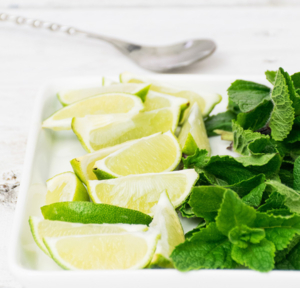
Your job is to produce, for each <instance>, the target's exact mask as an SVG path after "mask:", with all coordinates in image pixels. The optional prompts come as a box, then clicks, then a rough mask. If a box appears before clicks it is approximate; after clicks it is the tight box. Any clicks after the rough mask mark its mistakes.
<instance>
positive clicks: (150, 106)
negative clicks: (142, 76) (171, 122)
mask: <svg viewBox="0 0 300 288" xmlns="http://www.w3.org/2000/svg"><path fill="white" fill-rule="evenodd" d="M144 105H145V110H144V111H153V110H157V109H161V108H168V107H172V106H180V108H181V111H185V109H187V108H188V106H189V102H188V100H186V99H185V98H180V97H174V96H171V95H167V94H163V93H158V92H154V91H149V92H148V94H147V97H146V101H145V102H144Z"/></svg>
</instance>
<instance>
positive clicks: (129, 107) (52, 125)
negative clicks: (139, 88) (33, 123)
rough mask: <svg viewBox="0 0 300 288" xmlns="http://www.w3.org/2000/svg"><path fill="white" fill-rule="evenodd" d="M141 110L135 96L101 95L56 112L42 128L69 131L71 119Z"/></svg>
mask: <svg viewBox="0 0 300 288" xmlns="http://www.w3.org/2000/svg"><path fill="white" fill-rule="evenodd" d="M143 109H144V105H143V103H142V100H141V99H140V98H139V97H137V96H134V95H131V94H125V93H107V94H101V95H98V96H94V97H90V98H87V99H83V100H81V101H78V102H75V103H73V104H71V105H69V106H66V107H64V108H62V109H60V110H58V111H57V112H55V113H54V114H52V115H51V116H50V117H49V118H47V119H46V120H45V121H44V122H43V124H42V127H43V128H49V129H53V130H69V129H71V123H72V118H73V117H84V116H86V115H99V114H114V113H131V114H132V115H133V114H138V113H139V111H141V110H143Z"/></svg>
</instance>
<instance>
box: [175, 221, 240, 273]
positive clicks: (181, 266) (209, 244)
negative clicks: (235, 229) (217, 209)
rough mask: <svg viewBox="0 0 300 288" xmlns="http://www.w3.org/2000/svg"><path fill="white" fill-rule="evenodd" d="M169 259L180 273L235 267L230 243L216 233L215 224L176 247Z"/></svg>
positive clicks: (220, 234) (218, 232)
mask: <svg viewBox="0 0 300 288" xmlns="http://www.w3.org/2000/svg"><path fill="white" fill-rule="evenodd" d="M170 257H171V259H172V260H173V264H174V266H175V268H177V269H178V270H180V271H189V270H193V269H203V268H206V269H216V268H233V267H235V262H234V261H233V260H232V259H231V243H230V242H229V241H228V238H227V237H225V236H224V235H223V234H222V233H220V231H218V229H217V227H216V224H215V223H210V224H209V225H208V226H207V228H204V229H201V230H200V231H199V232H197V233H195V234H194V235H193V236H192V238H191V239H190V241H185V242H184V243H182V244H180V245H178V246H177V247H176V248H175V249H174V250H173V252H172V254H171V256H170Z"/></svg>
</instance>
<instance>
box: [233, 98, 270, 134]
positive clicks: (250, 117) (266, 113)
mask: <svg viewBox="0 0 300 288" xmlns="http://www.w3.org/2000/svg"><path fill="white" fill-rule="evenodd" d="M272 110H273V103H272V101H266V100H265V101H264V102H263V103H262V104H260V105H258V106H257V107H256V108H255V109H253V110H252V111H250V112H247V113H240V114H238V115H237V121H236V122H237V123H238V124H239V125H241V127H243V128H244V129H250V130H253V131H255V130H259V129H261V128H263V127H264V126H265V125H266V124H267V122H268V120H269V118H270V115H271V112H272Z"/></svg>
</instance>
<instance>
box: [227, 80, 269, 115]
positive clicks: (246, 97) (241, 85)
mask: <svg viewBox="0 0 300 288" xmlns="http://www.w3.org/2000/svg"><path fill="white" fill-rule="evenodd" d="M227 91H228V96H229V99H230V100H231V101H232V102H234V103H236V104H237V105H238V107H239V108H240V110H241V111H242V112H248V111H251V110H253V109H255V108H256V107H257V106H258V105H260V104H261V103H263V102H264V100H270V92H271V90H270V88H269V87H267V86H265V85H262V84H258V83H254V82H250V81H244V80H236V81H235V82H233V83H232V84H231V86H230V87H229V88H228V90H227Z"/></svg>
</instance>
